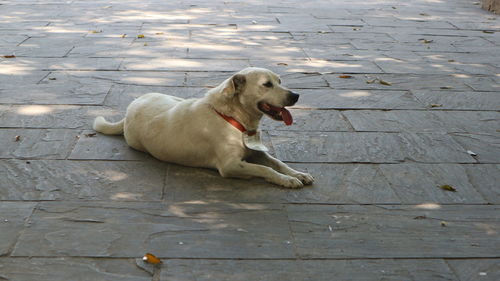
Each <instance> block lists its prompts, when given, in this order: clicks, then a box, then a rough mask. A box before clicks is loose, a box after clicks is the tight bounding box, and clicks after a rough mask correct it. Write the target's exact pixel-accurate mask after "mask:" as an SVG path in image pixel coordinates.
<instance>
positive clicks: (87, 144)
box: [68, 120, 153, 160]
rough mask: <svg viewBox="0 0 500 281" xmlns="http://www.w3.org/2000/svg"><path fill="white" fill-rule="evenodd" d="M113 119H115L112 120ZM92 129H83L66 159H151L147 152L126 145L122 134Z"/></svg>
mask: <svg viewBox="0 0 500 281" xmlns="http://www.w3.org/2000/svg"><path fill="white" fill-rule="evenodd" d="M113 121H115V120H113ZM94 133H95V131H93V130H86V131H83V132H82V133H81V134H80V135H79V138H78V142H77V143H76V145H75V147H74V149H73V150H72V151H71V154H70V155H69V158H68V159H73V160H83V159H88V160H90V159H93V160H147V159H153V157H152V156H150V155H149V154H147V153H144V152H141V151H137V150H134V149H133V148H131V147H130V146H128V145H127V143H126V142H125V139H124V138H123V136H108V135H103V134H99V133H98V134H96V135H94V136H86V135H88V134H94Z"/></svg>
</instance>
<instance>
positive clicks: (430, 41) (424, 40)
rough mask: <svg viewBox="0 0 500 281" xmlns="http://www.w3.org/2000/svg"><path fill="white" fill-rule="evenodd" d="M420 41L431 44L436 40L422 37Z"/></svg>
mask: <svg viewBox="0 0 500 281" xmlns="http://www.w3.org/2000/svg"><path fill="white" fill-rule="evenodd" d="M420 41H421V42H422V43H424V44H429V43H432V42H434V40H427V39H420Z"/></svg>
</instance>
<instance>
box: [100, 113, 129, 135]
mask: <svg viewBox="0 0 500 281" xmlns="http://www.w3.org/2000/svg"><path fill="white" fill-rule="evenodd" d="M124 124H125V118H124V119H122V120H120V121H118V122H116V123H112V122H108V121H106V119H104V117H102V116H99V117H97V118H96V119H95V120H94V126H93V128H94V130H96V131H97V132H99V133H103V134H106V135H121V134H123V125H124Z"/></svg>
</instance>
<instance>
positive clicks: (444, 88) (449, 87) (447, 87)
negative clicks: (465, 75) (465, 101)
mask: <svg viewBox="0 0 500 281" xmlns="http://www.w3.org/2000/svg"><path fill="white" fill-rule="evenodd" d="M439 89H443V90H449V89H453V87H451V86H442V87H439Z"/></svg>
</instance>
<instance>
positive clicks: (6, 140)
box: [0, 129, 78, 159]
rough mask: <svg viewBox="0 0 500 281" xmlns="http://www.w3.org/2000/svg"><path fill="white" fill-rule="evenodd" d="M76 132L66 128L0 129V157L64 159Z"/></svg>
mask: <svg viewBox="0 0 500 281" xmlns="http://www.w3.org/2000/svg"><path fill="white" fill-rule="evenodd" d="M77 134H78V133H77V132H75V131H73V130H67V129H0V135H1V136H2V137H1V138H0V141H1V147H2V150H0V158H42V159H64V158H66V157H67V155H68V154H69V152H70V150H71V148H72V147H73V145H74V143H75V141H76V138H75V137H76V136H77ZM17 136H19V140H17Z"/></svg>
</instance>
